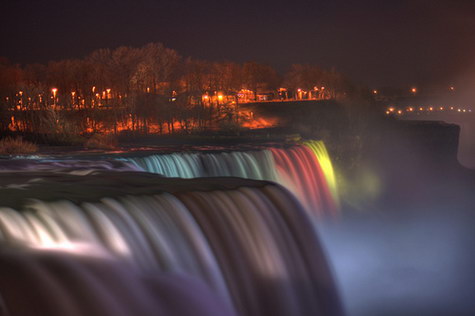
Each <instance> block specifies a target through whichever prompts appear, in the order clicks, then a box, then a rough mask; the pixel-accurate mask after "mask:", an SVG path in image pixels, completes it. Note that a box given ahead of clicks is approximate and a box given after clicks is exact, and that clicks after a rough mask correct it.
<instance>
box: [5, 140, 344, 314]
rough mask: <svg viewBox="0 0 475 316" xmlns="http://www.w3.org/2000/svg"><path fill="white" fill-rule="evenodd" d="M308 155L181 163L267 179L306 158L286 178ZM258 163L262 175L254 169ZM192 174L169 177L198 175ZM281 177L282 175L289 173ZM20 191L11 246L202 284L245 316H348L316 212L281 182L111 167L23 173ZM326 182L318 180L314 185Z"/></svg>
mask: <svg viewBox="0 0 475 316" xmlns="http://www.w3.org/2000/svg"><path fill="white" fill-rule="evenodd" d="M309 152H310V151H309V150H307V149H304V147H301V146H299V147H297V148H294V149H292V150H291V151H280V150H277V151H270V152H269V151H266V152H259V153H257V154H251V153H240V155H233V154H232V153H231V154H226V155H223V156H213V155H209V156H207V157H206V158H205V159H202V157H199V156H197V155H195V156H193V155H190V156H188V157H187V158H186V159H188V160H187V161H188V162H189V164H188V165H184V166H195V165H193V164H194V163H196V162H199V163H201V164H202V165H203V166H209V168H208V167H207V168H204V167H203V169H200V170H207V172H213V171H212V170H216V171H222V170H221V168H225V167H227V168H228V169H226V170H228V171H227V172H230V173H231V174H232V173H233V172H242V173H246V174H248V175H255V176H259V177H267V176H269V175H270V176H272V170H271V169H269V170H258V167H259V168H261V166H263V165H264V161H267V162H268V161H271V157H272V158H273V159H274V166H278V168H286V167H289V164H290V162H289V161H288V160H287V158H291V159H299V160H298V163H297V166H299V167H295V169H293V170H292V171H291V172H290V171H289V172H290V173H289V176H293V175H294V174H296V173H298V172H300V171H302V170H301V169H299V168H301V167H302V166H304V165H305V166H309V165H310V162H309V161H308V160H307V158H308V154H309ZM269 153H272V155H270V154H269ZM173 157H175V158H179V157H180V156H178V155H175V156H173ZM197 157H199V158H200V159H197ZM225 157H226V158H225ZM237 157H239V158H237ZM256 157H261V158H260V159H257V158H256ZM276 157H278V159H277V158H276ZM167 159H170V160H167V161H172V160H173V159H172V157H167ZM234 159H237V160H238V161H239V162H240V163H241V165H240V166H239V167H236V168H234V167H233V165H231V164H229V161H233V160H234ZM265 159H267V160H265ZM279 159H280V160H279ZM254 163H256V164H257V165H256V166H258V167H252V166H251V165H252V164H254ZM218 164H219V167H216V166H218ZM172 165H173V164H172ZM211 167H213V168H214V167H216V168H215V169H212V168H211ZM193 168H194V167H193ZM193 168H188V167H187V168H182V169H166V167H165V168H164V170H165V169H166V170H176V171H178V170H179V171H178V172H184V173H186V172H189V171H193V172H198V171H199V172H201V171H200V170H197V169H193ZM278 168H277V169H275V170H276V171H277V172H276V173H277V175H279V172H282V171H279V169H278ZM289 168H290V167H289ZM312 168H314V170H312V173H311V174H309V178H310V177H311V176H313V175H319V174H321V172H322V171H321V169H318V168H317V165H314V166H312ZM210 170H211V171H210ZM237 170H239V171H237ZM276 173H274V175H275V174H276ZM233 175H235V174H233ZM310 175H311V176H310ZM10 178H11V174H7V173H5V174H2V175H1V176H0V184H2V183H3V182H5V181H7V180H5V179H10ZM32 179H35V181H31V180H32ZM302 181H303V180H302ZM306 181H307V180H305V181H303V182H299V183H297V185H300V186H303V185H305V184H306V183H308V182H306ZM308 181H310V180H308ZM312 181H314V180H313V179H312ZM15 182H16V183H15V185H16V186H14V187H8V188H3V189H2V190H0V195H1V196H0V197H2V198H3V197H5V196H7V195H15V196H16V197H17V198H16V199H15V202H12V203H10V204H11V205H6V204H5V203H6V202H4V204H3V207H1V208H0V240H1V242H2V243H3V244H4V245H12V246H13V247H18V248H22V249H34V250H31V251H39V252H42V251H46V252H49V251H59V252H60V253H62V254H66V253H71V254H73V255H75V256H80V255H86V254H87V255H93V254H96V256H97V257H99V258H101V257H105V258H108V257H109V256H110V257H113V258H116V259H117V260H119V261H120V262H123V264H124V265H125V266H126V267H128V268H126V269H125V270H126V271H141V273H147V274H152V275H153V274H157V273H159V272H161V273H171V274H173V275H179V276H183V277H189V278H194V279H198V280H201V281H202V282H204V283H206V284H207V285H208V286H209V287H210V289H211V290H212V292H213V293H214V294H215V295H217V296H219V297H220V299H221V300H222V301H223V302H224V304H225V305H226V306H229V307H231V308H232V309H234V310H235V311H236V312H237V314H238V315H243V316H258V315H259V316H261V315H276V316H279V315H282V316H284V315H340V314H341V310H340V305H339V302H338V298H337V294H336V290H335V288H334V285H333V281H332V277H331V273H330V271H329V268H328V266H327V263H326V261H325V257H324V254H323V251H322V249H321V248H320V244H319V240H318V236H317V234H316V231H315V227H314V225H313V224H312V221H311V220H310V216H309V214H308V213H307V212H306V211H305V210H304V208H303V207H302V206H301V205H300V203H299V202H298V201H297V200H296V199H295V198H294V197H293V195H292V194H290V193H289V192H288V191H287V190H286V189H284V188H283V187H281V186H278V185H275V184H273V183H272V182H261V181H251V180H242V179H241V180H240V179H236V178H207V179H206V178H205V179H190V180H185V179H181V180H180V179H167V178H163V177H160V176H155V175H151V174H148V173H143V172H132V171H122V172H110V171H109V172H108V171H104V170H102V171H94V172H92V173H89V174H88V175H87V176H83V175H76V174H68V173H58V174H52V173H51V172H50V173H46V172H40V173H36V174H31V175H29V174H26V173H25V174H22V175H18V177H17V178H16V179H15ZM310 182H311V181H310ZM318 184H319V182H312V185H313V187H315V186H316V185H318ZM45 188H47V189H46V190H45ZM58 196H62V199H58ZM2 201H8V199H2ZM7 204H8V203H7ZM14 204H15V205H14ZM104 254H105V255H104ZM0 259H1V258H0ZM105 260H106V259H101V262H102V261H105ZM0 263H1V260H0ZM66 270H67V269H66ZM35 271H36V270H35ZM83 274H84V273H83ZM84 275H85V274H84ZM84 277H88V276H87V275H85V276H84ZM96 282H98V283H100V282H99V281H96ZM1 288H2V287H1V286H0V291H1ZM102 291H104V290H102ZM101 293H105V292H101ZM0 294H1V293H0ZM111 295H112V294H111ZM4 300H5V305H7V306H8V304H9V303H11V302H10V301H9V300H8V297H5V296H4ZM115 304H119V303H117V302H116V303H115ZM120 315H122V314H120ZM223 315H224V314H223Z"/></svg>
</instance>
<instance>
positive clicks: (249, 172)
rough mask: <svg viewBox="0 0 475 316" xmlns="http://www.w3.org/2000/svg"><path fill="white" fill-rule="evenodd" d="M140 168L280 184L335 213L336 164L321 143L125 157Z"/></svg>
mask: <svg viewBox="0 0 475 316" xmlns="http://www.w3.org/2000/svg"><path fill="white" fill-rule="evenodd" d="M123 160H125V161H126V162H129V163H132V164H133V165H135V166H136V167H137V168H139V169H141V170H144V171H147V172H151V173H157V174H161V175H163V176H165V177H170V178H198V177H238V178H245V179H254V180H266V181H272V182H276V183H279V184H281V185H283V186H284V187H286V188H287V189H288V190H290V191H291V192H292V193H294V194H295V195H296V196H297V197H298V198H299V200H300V201H301V202H302V203H303V204H304V206H305V207H306V208H307V210H308V211H309V212H310V213H311V214H313V215H317V216H328V215H330V216H335V213H336V212H337V209H338V206H337V205H338V197H337V193H336V184H335V179H334V174H333V167H332V165H331V161H330V159H329V157H328V153H327V151H326V149H325V147H324V145H323V143H322V142H315V141H311V142H308V143H306V144H304V145H298V146H292V147H289V148H270V149H264V150H259V151H247V152H239V151H233V152H220V153H172V154H152V155H148V156H144V157H132V158H124V159H123Z"/></svg>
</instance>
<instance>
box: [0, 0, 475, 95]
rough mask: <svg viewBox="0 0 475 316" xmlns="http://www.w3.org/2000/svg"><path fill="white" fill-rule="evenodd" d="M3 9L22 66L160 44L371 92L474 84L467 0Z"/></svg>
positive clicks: (471, 7) (472, 10) (7, 50)
mask: <svg viewBox="0 0 475 316" xmlns="http://www.w3.org/2000/svg"><path fill="white" fill-rule="evenodd" d="M0 6H1V9H2V12H4V15H5V19H3V20H2V21H1V22H0V23H1V24H2V30H3V31H2V33H1V37H0V40H1V41H2V43H4V45H2V49H1V50H0V56H5V57H7V58H8V59H9V60H11V61H12V62H14V63H20V64H26V63H34V62H39V63H46V62H48V61H52V60H59V59H69V58H83V57H85V56H86V55H88V54H90V53H91V52H92V51H94V50H96V49H100V48H111V49H114V48H117V47H120V46H131V47H138V46H142V45H144V44H146V43H148V42H161V43H163V44H164V45H165V46H166V47H169V48H172V49H175V50H177V51H178V53H179V54H181V55H182V56H185V57H188V56H189V57H193V58H197V59H204V60H212V61H223V60H228V61H232V62H238V63H242V62H245V61H251V60H252V61H257V62H260V63H266V64H269V65H271V66H273V67H275V68H276V69H277V70H278V71H279V72H281V73H282V72H283V71H285V70H286V69H288V68H289V67H290V65H291V64H294V63H297V64H315V65H318V66H321V67H322V68H326V69H331V68H335V69H336V70H337V71H339V72H342V73H345V74H347V75H348V76H349V77H350V78H351V79H352V80H354V81H357V82H360V83H363V84H366V85H369V86H371V87H383V86H398V87H402V86H423V85H442V84H443V85H452V84H454V85H457V86H460V87H462V86H464V85H467V86H470V85H471V83H472V81H473V68H474V64H473V62H472V60H471V56H472V55H473V53H475V44H474V43H475V41H473V34H474V33H473V32H472V31H473V30H474V29H475V23H474V22H473V21H474V19H473V17H474V16H475V4H474V3H472V2H470V1H463V0H461V1H455V2H454V1H439V2H438V3H437V4H434V3H432V4H427V1H398V2H395V1H392V2H385V3H377V2H376V1H372V0H365V1H359V3H358V4H354V3H347V1H342V0H339V1H336V2H335V1H334V2H332V3H325V2H323V1H314V2H312V3H306V2H303V1H300V2H298V3H295V4H293V5H292V6H290V5H286V2H285V1H283V0H280V1H273V2H267V1H261V2H259V3H256V4H253V5H250V4H247V3H242V2H240V3H233V2H227V4H226V7H224V6H222V5H221V6H219V5H217V3H216V2H215V1H206V2H200V3H198V4H197V3H193V2H186V1H185V2H180V3H176V2H173V1H153V0H141V1H139V2H137V1H135V2H131V1H125V0H122V1H100V2H99V3H98V2H97V1H96V2H91V1H82V2H81V3H76V2H72V1H61V2H60V1H56V0H48V1H42V2H41V3H35V2H34V1H31V0H24V1H18V2H17V3H8V4H7V3H3V4H1V5H0ZM19 21H20V22H19ZM283 21H285V22H283ZM454 34H455V35H456V36H454ZM283 48H284V49H283ZM464 89H466V88H465V87H464ZM467 90H468V89H467Z"/></svg>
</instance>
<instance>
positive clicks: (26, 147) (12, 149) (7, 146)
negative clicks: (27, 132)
mask: <svg viewBox="0 0 475 316" xmlns="http://www.w3.org/2000/svg"><path fill="white" fill-rule="evenodd" d="M37 151H38V146H36V145H35V144H33V143H30V142H27V141H24V140H23V139H22V138H21V137H17V138H13V137H5V138H3V139H1V140H0V155H22V154H32V153H35V152H37Z"/></svg>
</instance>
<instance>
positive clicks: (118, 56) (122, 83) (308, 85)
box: [0, 43, 354, 135]
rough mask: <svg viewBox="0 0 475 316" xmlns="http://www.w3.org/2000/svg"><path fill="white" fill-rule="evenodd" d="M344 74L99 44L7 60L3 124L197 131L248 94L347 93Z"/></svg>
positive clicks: (234, 111) (25, 128) (157, 47)
mask: <svg viewBox="0 0 475 316" xmlns="http://www.w3.org/2000/svg"><path fill="white" fill-rule="evenodd" d="M353 89H354V88H353V85H352V84H351V82H350V81H349V80H348V79H347V78H346V77H345V76H344V75H343V74H341V73H339V72H337V71H335V70H325V69H322V68H320V67H318V66H314V65H292V66H291V68H290V70H289V71H288V72H287V73H285V74H284V75H280V74H279V73H278V72H277V71H276V70H275V69H274V68H273V67H271V66H269V65H266V64H261V63H257V62H245V63H234V62H211V61H205V60H199V59H194V58H185V57H182V56H180V55H179V54H178V53H177V52H176V51H175V50H173V49H170V48H167V47H165V46H164V45H162V44H160V43H150V44H147V45H145V46H143V47H140V48H133V47H119V48H116V49H113V50H111V49H99V50H96V51H94V52H92V53H91V54H90V55H88V56H86V57H85V58H82V59H65V60H59V61H52V62H49V63H47V64H28V65H22V66H21V65H17V64H12V63H10V62H9V61H8V60H6V59H0V98H1V99H0V130H2V131H7V130H12V129H13V130H16V131H21V132H29V133H37V134H45V135H46V134H51V133H55V134H64V133H73V134H79V133H85V132H90V133H94V132H111V133H119V132H120V131H123V130H127V131H136V132H137V131H138V132H143V133H150V132H156V133H173V132H176V130H178V129H179V130H180V131H182V132H191V131H193V130H197V129H198V130H203V129H209V128H215V127H216V126H219V123H220V122H237V121H238V120H239V116H240V111H239V104H240V103H241V102H243V100H242V97H243V95H244V94H246V97H247V98H248V101H249V99H251V100H254V101H257V100H258V95H259V94H263V93H265V94H267V95H269V98H271V99H272V98H274V99H286V98H301V99H305V98H325V99H330V98H332V99H334V98H339V97H345V96H348V95H349V94H351V93H352V91H353Z"/></svg>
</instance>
